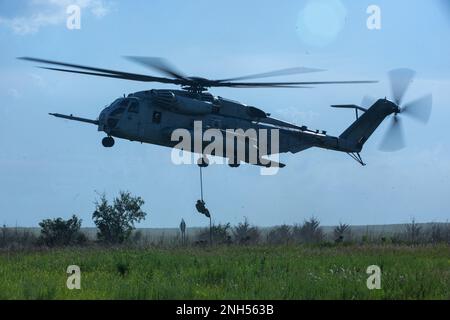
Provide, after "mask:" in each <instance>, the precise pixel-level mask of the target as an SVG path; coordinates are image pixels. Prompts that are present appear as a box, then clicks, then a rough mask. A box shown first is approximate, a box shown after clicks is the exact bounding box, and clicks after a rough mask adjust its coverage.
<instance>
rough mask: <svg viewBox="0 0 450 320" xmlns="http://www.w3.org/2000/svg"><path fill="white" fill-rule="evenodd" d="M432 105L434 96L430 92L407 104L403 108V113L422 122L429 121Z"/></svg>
mask: <svg viewBox="0 0 450 320" xmlns="http://www.w3.org/2000/svg"><path fill="white" fill-rule="evenodd" d="M432 107H433V96H432V95H431V94H429V95H426V96H424V97H422V98H419V99H417V100H414V101H412V102H410V103H408V104H406V105H405V106H404V107H403V108H402V114H404V115H407V116H410V117H411V118H413V119H415V120H417V121H420V122H422V123H427V122H428V120H430V116H431V109H432Z"/></svg>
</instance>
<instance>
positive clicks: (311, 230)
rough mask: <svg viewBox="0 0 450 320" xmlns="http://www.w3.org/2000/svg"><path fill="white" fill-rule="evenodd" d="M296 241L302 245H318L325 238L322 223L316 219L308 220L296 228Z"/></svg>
mask: <svg viewBox="0 0 450 320" xmlns="http://www.w3.org/2000/svg"><path fill="white" fill-rule="evenodd" d="M293 236H294V239H296V240H297V241H299V242H301V243H318V242H321V241H322V240H323V238H324V234H323V231H322V228H320V221H319V220H318V219H316V218H314V217H312V218H310V219H309V220H306V221H305V222H304V223H303V225H301V226H299V225H297V226H295V227H294V230H293Z"/></svg>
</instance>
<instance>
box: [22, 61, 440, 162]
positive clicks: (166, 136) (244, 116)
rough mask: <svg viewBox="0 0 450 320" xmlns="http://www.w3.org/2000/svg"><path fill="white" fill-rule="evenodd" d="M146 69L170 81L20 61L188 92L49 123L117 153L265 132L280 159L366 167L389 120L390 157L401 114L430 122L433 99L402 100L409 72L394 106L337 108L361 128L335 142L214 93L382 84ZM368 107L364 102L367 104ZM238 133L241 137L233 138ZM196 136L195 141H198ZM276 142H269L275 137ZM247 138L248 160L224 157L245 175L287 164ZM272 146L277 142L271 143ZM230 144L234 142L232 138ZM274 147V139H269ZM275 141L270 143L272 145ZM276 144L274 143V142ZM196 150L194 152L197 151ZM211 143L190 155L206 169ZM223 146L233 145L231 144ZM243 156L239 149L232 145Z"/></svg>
mask: <svg viewBox="0 0 450 320" xmlns="http://www.w3.org/2000/svg"><path fill="white" fill-rule="evenodd" d="M128 58H129V59H130V60H132V61H134V62H137V63H139V64H141V65H144V66H146V67H150V68H152V69H154V70H157V71H159V72H161V73H163V74H164V75H166V76H167V77H155V76H149V75H143V74H136V73H128V72H122V71H115V70H108V69H101V68H95V67H87V66H82V65H77V64H71V63H64V62H57V61H51V60H44V59H37V58H30V57H22V58H19V59H21V60H27V61H32V62H38V63H42V64H46V65H51V66H50V67H40V68H43V69H48V70H53V71H61V72H69V73H77V74H83V75H90V76H100V77H108V78H116V79H124V80H132V81H140V82H159V83H165V84H174V85H178V86H181V90H158V89H150V90H146V91H139V92H135V93H131V94H129V95H128V96H127V97H125V96H124V97H123V98H119V99H117V100H116V101H114V102H113V103H111V104H110V105H109V106H108V107H106V108H105V109H103V110H102V111H101V113H100V115H99V117H98V119H96V120H92V119H86V118H81V117H75V116H73V115H63V114H59V113H50V115H52V116H55V117H58V118H63V119H68V120H73V121H79V122H84V123H89V124H93V125H96V126H98V130H99V131H103V132H105V133H106V135H107V136H106V137H105V138H104V139H103V140H102V144H103V146H104V147H106V148H110V147H113V146H114V143H115V142H114V137H116V138H121V139H127V140H130V141H137V142H141V143H149V144H155V145H160V146H165V147H170V148H179V147H178V142H177V141H174V140H173V139H172V134H173V132H174V131H175V130H177V129H180V128H183V129H185V130H188V131H190V132H193V131H194V123H196V122H201V123H202V125H203V126H202V129H201V130H203V131H205V130H208V129H216V130H219V131H221V132H228V131H233V130H238V129H240V130H242V131H247V130H249V129H255V130H261V129H265V130H268V131H269V132H272V131H273V130H274V129H275V130H277V133H278V135H279V136H278V139H279V145H278V148H277V150H276V153H279V154H282V153H288V152H291V153H299V152H301V151H303V150H306V149H309V148H312V147H317V148H323V149H328V150H334V151H339V152H344V153H347V154H348V155H350V156H351V157H352V158H353V159H354V160H356V161H357V162H358V163H360V164H361V165H365V163H364V162H363V160H362V158H361V156H360V152H361V151H362V149H363V146H364V144H365V143H366V142H367V140H368V139H369V138H370V136H371V135H372V134H373V133H374V132H375V130H376V129H377V128H378V126H379V125H380V124H381V123H382V122H383V121H384V119H385V118H386V117H388V116H390V115H393V117H392V124H391V126H390V128H389V129H388V132H387V134H386V136H385V138H384V140H383V142H382V144H381V149H382V150H385V151H396V150H399V149H401V148H403V147H404V139H403V134H402V131H403V129H402V124H401V119H400V117H399V115H400V114H405V115H409V116H411V117H412V118H414V119H416V120H419V121H421V122H424V123H426V122H427V121H428V119H429V117H430V114H431V108H432V96H431V95H427V96H425V97H422V98H420V99H417V100H415V101H413V102H411V103H407V104H403V103H402V102H403V97H404V96H405V93H406V91H407V89H408V87H409V85H410V83H411V82H412V80H413V79H414V76H415V73H414V72H413V71H411V70H409V69H397V70H393V71H391V72H390V73H389V78H390V82H391V87H392V95H393V99H392V101H390V100H388V99H386V98H384V99H379V100H377V101H373V103H370V104H369V103H363V106H357V105H333V106H332V107H334V108H345V109H353V110H354V111H355V114H356V120H355V122H353V123H352V124H351V125H350V126H349V127H348V129H346V130H345V131H344V132H343V133H342V134H341V135H340V136H338V137H335V136H330V135H328V134H327V132H326V131H321V130H311V129H309V128H308V127H306V126H298V125H296V124H293V123H289V122H286V121H282V120H279V119H276V118H273V117H271V115H270V114H269V113H266V112H265V111H263V110H261V109H259V108H257V107H254V106H248V105H245V104H242V103H240V102H236V101H233V100H229V99H225V98H222V97H216V96H214V95H212V94H211V93H209V92H207V90H208V89H209V88H214V87H227V88H305V87H309V86H314V85H324V84H325V85H331V84H362V83H376V81H325V82H318V81H316V82H307V81H304V82H245V81H244V80H250V79H261V78H268V77H275V76H281V75H292V74H301V73H310V72H316V71H322V70H319V69H310V68H290V69H283V70H277V71H273V72H267V73H261V74H254V75H249V76H243V77H236V78H229V79H222V80H210V79H206V78H200V77H188V76H185V75H184V74H183V73H181V72H179V71H177V70H176V69H175V68H173V67H172V66H170V65H169V64H168V63H167V62H165V60H163V59H161V58H149V57H128ZM367 100H368V99H365V101H367ZM234 132H236V131H234ZM193 135H194V134H193ZM269 136H270V134H269ZM234 138H242V136H240V134H236V133H235V134H234V136H232V139H233V140H234ZM247 138H248V137H244V143H245V146H246V150H247V151H246V153H245V155H244V156H243V157H239V158H238V157H237V156H236V153H232V154H233V156H228V153H226V151H225V150H224V152H223V153H220V154H219V156H220V157H223V158H226V159H228V164H229V165H230V166H231V167H238V166H239V165H240V164H241V162H244V163H249V164H253V165H259V166H266V167H269V166H277V167H280V168H282V167H284V166H285V165H284V164H282V163H278V162H275V161H270V160H265V161H263V159H265V157H266V156H270V155H271V150H272V148H270V147H267V148H261V145H260V144H259V142H260V141H258V139H259V138H258V137H256V138H255V139H253V138H248V139H247ZM269 138H270V137H269ZM224 139H229V137H226V138H224ZM268 140H270V139H268ZM270 141H271V140H270ZM267 143H268V144H270V142H267ZM192 145H193V144H191V146H192ZM206 145H207V144H206V142H202V146H201V149H199V150H198V149H194V148H193V147H192V148H191V149H190V150H185V151H190V152H194V153H200V154H202V155H203V157H202V158H201V162H199V163H198V164H199V165H200V166H204V167H205V166H207V165H208V160H207V157H206V155H213V156H217V155H218V154H217V153H216V151H208V150H206V149H207V148H205V147H206ZM223 145H226V143H224V144H223ZM233 146H234V147H235V148H236V143H234V142H233ZM249 150H256V153H257V157H256V161H251V159H250V157H249Z"/></svg>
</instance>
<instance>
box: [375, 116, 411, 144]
mask: <svg viewBox="0 0 450 320" xmlns="http://www.w3.org/2000/svg"><path fill="white" fill-rule="evenodd" d="M404 147H405V138H404V135H403V125H402V122H401V119H400V118H399V117H397V116H394V117H393V118H392V123H391V124H390V127H389V129H388V131H387V132H386V134H385V136H384V138H383V140H382V142H381V144H380V150H381V151H384V152H394V151H398V150H401V149H403V148H404Z"/></svg>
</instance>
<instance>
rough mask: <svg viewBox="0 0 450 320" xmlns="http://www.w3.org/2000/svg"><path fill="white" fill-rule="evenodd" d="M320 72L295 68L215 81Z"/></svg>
mask: <svg viewBox="0 0 450 320" xmlns="http://www.w3.org/2000/svg"><path fill="white" fill-rule="evenodd" d="M322 71H325V70H322V69H314V68H305V67H297V68H288V69H281V70H275V71H270V72H264V73H257V74H251V75H248V76H242V77H236V78H229V79H221V80H217V81H219V82H230V81H240V80H250V79H262V78H270V77H279V76H288V75H294V74H302V73H312V72H322Z"/></svg>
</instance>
